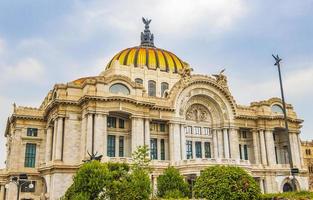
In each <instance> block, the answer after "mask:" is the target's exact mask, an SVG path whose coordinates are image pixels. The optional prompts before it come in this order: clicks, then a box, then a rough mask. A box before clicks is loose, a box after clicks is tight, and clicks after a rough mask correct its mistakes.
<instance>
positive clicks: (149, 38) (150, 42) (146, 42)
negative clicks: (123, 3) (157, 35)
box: [140, 17, 154, 47]
mask: <svg viewBox="0 0 313 200" xmlns="http://www.w3.org/2000/svg"><path fill="white" fill-rule="evenodd" d="M142 22H143V23H144V25H145V30H144V31H143V32H141V44H140V45H141V46H148V47H154V36H153V34H152V33H151V32H150V29H149V24H150V23H151V19H147V18H144V17H143V18H142Z"/></svg>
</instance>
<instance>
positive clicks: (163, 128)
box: [160, 123, 165, 132]
mask: <svg viewBox="0 0 313 200" xmlns="http://www.w3.org/2000/svg"><path fill="white" fill-rule="evenodd" d="M160 132H165V124H163V123H161V124H160Z"/></svg>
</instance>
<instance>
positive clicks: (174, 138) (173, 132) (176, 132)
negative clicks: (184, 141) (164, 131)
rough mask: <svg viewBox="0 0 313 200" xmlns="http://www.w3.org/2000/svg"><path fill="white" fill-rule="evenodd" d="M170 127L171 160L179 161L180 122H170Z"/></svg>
mask: <svg viewBox="0 0 313 200" xmlns="http://www.w3.org/2000/svg"><path fill="white" fill-rule="evenodd" d="M169 127H170V129H169V150H170V160H171V161H178V160H180V159H181V154H180V153H181V139H180V124H178V123H170V124H169Z"/></svg>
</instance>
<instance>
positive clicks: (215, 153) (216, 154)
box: [212, 129, 218, 158]
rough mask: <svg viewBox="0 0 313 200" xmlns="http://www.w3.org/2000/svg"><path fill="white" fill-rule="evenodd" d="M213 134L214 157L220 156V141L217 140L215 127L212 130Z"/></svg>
mask: <svg viewBox="0 0 313 200" xmlns="http://www.w3.org/2000/svg"><path fill="white" fill-rule="evenodd" d="M212 134H213V153H214V155H213V157H214V158H218V141H217V130H216V129H214V130H212Z"/></svg>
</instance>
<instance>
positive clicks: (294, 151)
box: [289, 132, 302, 168]
mask: <svg viewBox="0 0 313 200" xmlns="http://www.w3.org/2000/svg"><path fill="white" fill-rule="evenodd" d="M289 138H290V144H291V156H292V161H293V165H294V167H297V168H301V159H300V157H301V156H302V155H301V151H300V148H299V146H298V145H299V143H298V136H297V133H292V132H289Z"/></svg>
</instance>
